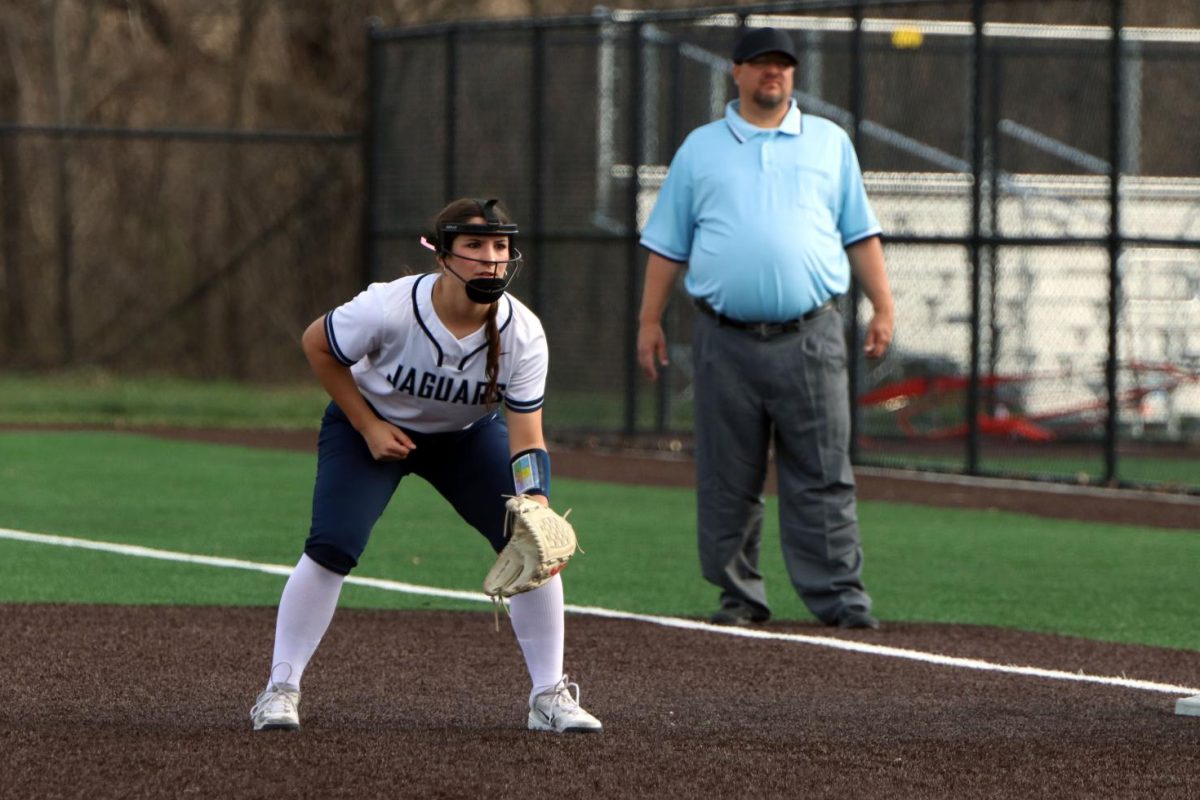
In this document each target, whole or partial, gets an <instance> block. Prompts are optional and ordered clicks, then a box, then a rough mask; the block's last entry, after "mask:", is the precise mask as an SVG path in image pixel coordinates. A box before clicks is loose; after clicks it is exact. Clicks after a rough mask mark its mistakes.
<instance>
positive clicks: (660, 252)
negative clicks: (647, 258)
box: [639, 239, 688, 264]
mask: <svg viewBox="0 0 1200 800" xmlns="http://www.w3.org/2000/svg"><path fill="white" fill-rule="evenodd" d="M639 244H640V245H641V246H642V247H644V248H646V249H647V250H649V251H650V252H651V253H654V255H656V256H662V257H663V258H665V259H666V260H667V261H674V262H675V263H676V264H687V263H688V257H687V256H686V255H672V254H670V253H668V252H667V251H666V248H664V247H659V246H658V245H656V244H653V243H652V242H648V241H646V240H645V239H642V240H641V242H639Z"/></svg>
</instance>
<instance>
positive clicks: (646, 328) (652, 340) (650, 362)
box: [637, 322, 669, 381]
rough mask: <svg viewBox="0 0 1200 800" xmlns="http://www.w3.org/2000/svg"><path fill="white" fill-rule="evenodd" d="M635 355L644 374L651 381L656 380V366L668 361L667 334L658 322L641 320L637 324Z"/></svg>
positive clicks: (665, 364)
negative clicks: (639, 323) (641, 321)
mask: <svg viewBox="0 0 1200 800" xmlns="http://www.w3.org/2000/svg"><path fill="white" fill-rule="evenodd" d="M637 357H638V363H639V364H641V366H642V372H643V373H644V374H645V376H646V377H647V378H649V379H650V380H652V381H653V380H657V379H658V368H659V367H665V366H667V364H668V363H669V362H668V360H667V336H666V334H664V333H663V329H662V325H661V324H660V323H657V322H643V323H642V324H641V325H639V326H638V338H637Z"/></svg>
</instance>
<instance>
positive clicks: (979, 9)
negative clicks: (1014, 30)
mask: <svg viewBox="0 0 1200 800" xmlns="http://www.w3.org/2000/svg"><path fill="white" fill-rule="evenodd" d="M971 6H972V8H971V18H972V20H973V22H974V25H975V32H974V36H973V38H972V42H973V48H974V56H973V58H972V69H971V80H972V86H971V177H972V180H971V245H970V248H969V250H970V255H971V356H970V359H971V367H970V369H971V379H970V381H969V382H968V384H967V408H966V414H967V465H966V466H967V469H966V471H967V474H968V475H978V474H979V349H980V347H979V345H980V338H981V331H980V326H981V325H982V322H983V320H982V318H981V317H982V315H981V314H980V306H981V294H982V286H981V284H982V278H983V275H982V270H983V264H982V259H981V257H980V256H981V253H980V249H981V233H982V232H981V225H982V222H983V219H982V217H983V102H982V101H983V73H984V58H983V56H984V47H983V16H984V14H983V10H984V0H974V1H973V2H972V4H971Z"/></svg>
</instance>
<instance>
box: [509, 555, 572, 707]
mask: <svg viewBox="0 0 1200 800" xmlns="http://www.w3.org/2000/svg"><path fill="white" fill-rule="evenodd" d="M508 610H509V613H510V614H511V616H512V626H513V633H515V634H516V635H517V642H519V643H520V645H521V652H522V653H524V654H525V666H526V667H528V669H529V677H530V679H531V680H532V681H533V691H532V692H530V695H529V696H530V698H532V697H533V695H535V694H537V693H538V692H540V691H544V690H546V689H549V688H550V687H551V686H553V685H554V684H556V683H558V682H559V681H560V680H562V676H563V637H564V635H565V631H566V624H565V621H564V619H563V617H564V611H563V587H562V577H561V576H559V575H555V576H554V577H553V578H551V579H550V581H549V583H546V584H545V585H544V586H539V587H538V588H536V589H534V590H533V591H532V592H525V593H524V594H518V595H514V596H513V597H512V598H510V599H509V601H508Z"/></svg>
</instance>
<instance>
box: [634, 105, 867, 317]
mask: <svg viewBox="0 0 1200 800" xmlns="http://www.w3.org/2000/svg"><path fill="white" fill-rule="evenodd" d="M738 107H739V101H737V100H734V101H733V102H731V103H729V104H728V105H726V106H725V118H724V119H721V120H717V121H716V122H711V123H709V124H708V125H704V126H702V127H700V128H697V129H696V130H694V131H692V132H691V134H689V135H688V137H687V139H686V140H684V143H683V144H682V145H681V146H680V148H679V151H678V152H677V153H676V154H675V158H674V159H672V161H671V168H670V170H669V171H668V173H667V179H666V181H665V182H664V183H663V186H662V190H661V191H660V192H659V195H658V200H657V202H656V203H655V206H654V211H653V212H651V214H650V219H649V220H648V221H647V222H646V227H645V228H644V229H643V230H642V237H641V244H642V246H643V247H645V248H646V249H648V250H651V251H653V252H655V253H658V254H659V255H661V256H663V257H665V258H668V259H670V260H672V261H680V262H686V263H687V265H688V270H687V276H686V278H685V281H684V287H685V288H686V289H687V291H688V293H689V294H690V295H692V296H693V297H699V298H703V299H704V300H707V301H708V303H709V304H710V305H711V306H712V307H713V308H715V309H716V310H717V311H719V312H721V313H722V314H725V315H726V316H729V317H733V318H735V319H741V320H748V321H754V322H782V321H785V320H791V319H796V318H797V317H799V316H801V315H802V314H804V313H805V312H807V311H810V310H812V309H814V308H816V307H817V306H819V305H821V304H822V303H824V302H825V301H826V300H829V299H830V298H831V297H834V296H836V295H839V294H842V293H843V292H845V291H846V290H847V289H848V288H849V286H850V263H849V260H848V259H847V258H846V250H845V248H846V247H848V246H850V245H852V244H854V243H855V242H860V241H862V240H863V239H867V238H869V237H871V236H877V235H879V234H880V233H881V229H880V227H879V221H878V220H877V219H876V218H875V214H874V212H873V211H871V205H870V203H869V202H868V200H867V193H866V190H865V189H864V187H863V181H862V171H861V170H860V169H859V166H858V158H857V157H856V156H855V154H854V147H853V146H852V145H851V143H850V137H848V136H847V135H846V133H845V131H843V130H842V129H841V128H840V127H838V126H837V125H836V124H834V123H833V122H830V121H829V120H827V119H823V118H821V117H814V116H812V115H811V114H805V115H804V117H803V119H801V115H800V109H799V108H797V107H796V104H795V102H794V101H793V102H792V106H791V108H790V109H789V110H788V112H787V115H786V116H785V117H784V118H783V122H782V123H781V124H780V126H779V127H778V128H758V127H755V126H754V125H751V124H750V123H749V122H747V121H746V120H745V119H743V118H742V116H741V115H740V114H739V113H738Z"/></svg>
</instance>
